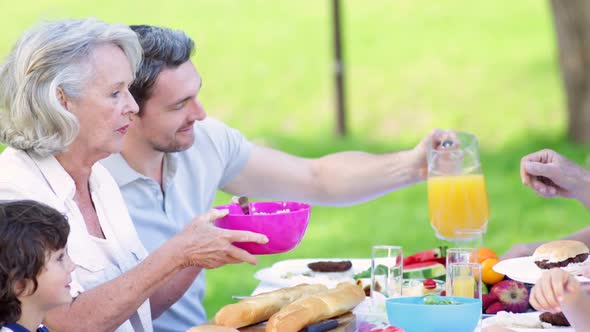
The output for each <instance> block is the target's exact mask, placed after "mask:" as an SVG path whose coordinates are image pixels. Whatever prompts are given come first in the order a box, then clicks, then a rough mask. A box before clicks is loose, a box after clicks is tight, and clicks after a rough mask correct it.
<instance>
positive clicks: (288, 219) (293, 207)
mask: <svg viewBox="0 0 590 332" xmlns="http://www.w3.org/2000/svg"><path fill="white" fill-rule="evenodd" d="M216 209H228V210H229V214H228V215H227V216H225V217H223V218H221V219H218V220H216V221H215V225H216V226H217V227H220V228H225V229H237V230H244V231H251V232H255V233H260V234H264V235H266V236H267V237H268V243H267V244H258V243H253V242H235V243H234V245H235V246H236V247H239V248H242V249H244V250H246V251H248V252H249V253H251V254H254V255H265V254H278V253H281V252H286V251H289V250H291V249H293V248H295V247H296V246H297V245H298V244H299V242H301V239H303V235H304V234H305V230H306V229H307V224H308V223H309V215H310V213H311V206H310V205H309V204H306V203H298V202H251V203H250V214H249V215H245V214H244V212H242V210H241V208H240V206H239V205H238V204H229V205H223V206H218V207H216ZM287 209H288V210H289V212H284V211H286V210H287Z"/></svg>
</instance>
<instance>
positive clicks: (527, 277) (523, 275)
mask: <svg viewBox="0 0 590 332" xmlns="http://www.w3.org/2000/svg"><path fill="white" fill-rule="evenodd" d="M494 271H496V272H498V273H502V274H505V275H507V276H508V277H509V278H510V279H514V280H516V281H520V282H525V283H528V284H534V283H536V282H537V280H539V278H540V277H541V272H542V270H541V269H540V268H539V267H538V266H537V265H535V261H534V260H533V257H532V256H528V257H519V258H512V259H507V260H503V261H500V262H498V263H497V264H496V265H494ZM577 278H578V280H579V281H580V282H590V279H589V278H586V277H582V276H577Z"/></svg>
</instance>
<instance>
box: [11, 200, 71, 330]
mask: <svg viewBox="0 0 590 332" xmlns="http://www.w3.org/2000/svg"><path fill="white" fill-rule="evenodd" d="M69 232H70V225H69V224H68V222H67V219H66V217H65V216H64V215H62V214H61V213H59V212H58V211H56V210H55V209H53V208H51V207H49V206H47V205H45V204H41V203H39V202H35V201H30V200H22V201H0V328H1V327H2V326H4V325H6V324H9V323H14V322H16V321H18V320H19V319H20V316H21V312H22V311H21V303H20V301H19V300H18V298H17V296H19V295H20V294H17V293H16V291H15V290H16V284H17V283H18V282H19V281H23V280H32V281H33V284H34V287H33V292H35V291H36V290H37V286H38V284H37V276H38V275H39V274H40V273H41V272H42V271H43V269H44V267H45V261H46V258H47V257H48V255H49V254H50V253H51V252H54V251H57V250H60V249H62V248H64V247H65V246H66V242H67V240H68V234H69Z"/></svg>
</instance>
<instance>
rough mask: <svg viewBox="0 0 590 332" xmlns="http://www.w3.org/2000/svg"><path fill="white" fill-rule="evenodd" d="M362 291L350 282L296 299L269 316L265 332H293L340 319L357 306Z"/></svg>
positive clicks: (362, 294)
mask: <svg viewBox="0 0 590 332" xmlns="http://www.w3.org/2000/svg"><path fill="white" fill-rule="evenodd" d="M364 299H365V292H364V291H363V290H362V289H361V288H360V287H359V286H357V285H355V284H352V283H340V284H338V286H337V287H336V288H333V289H330V290H327V291H325V292H323V293H319V294H316V295H311V296H308V297H306V298H302V299H299V300H297V301H295V302H293V303H291V304H289V305H288V306H286V307H284V308H283V309H281V310H280V311H279V312H277V313H276V314H274V315H272V317H270V319H269V320H268V323H267V324H266V332H297V331H299V330H301V329H303V328H304V327H305V326H307V325H309V324H313V323H316V322H319V321H322V320H325V319H328V318H332V317H336V316H340V315H342V314H344V313H346V312H348V311H350V310H352V309H353V308H354V307H356V306H357V305H358V304H359V303H361V302H362V301H363V300H364Z"/></svg>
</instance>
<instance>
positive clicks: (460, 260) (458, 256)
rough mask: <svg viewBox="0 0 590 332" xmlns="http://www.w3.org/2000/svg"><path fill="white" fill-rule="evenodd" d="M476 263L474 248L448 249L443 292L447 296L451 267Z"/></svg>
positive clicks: (475, 250)
mask: <svg viewBox="0 0 590 332" xmlns="http://www.w3.org/2000/svg"><path fill="white" fill-rule="evenodd" d="M469 263H477V249H475V248H449V249H447V258H446V269H447V277H446V279H445V280H446V281H447V282H446V283H445V290H446V291H447V294H448V293H449V292H450V288H451V283H450V282H449V280H451V269H450V267H451V265H453V264H469Z"/></svg>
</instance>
